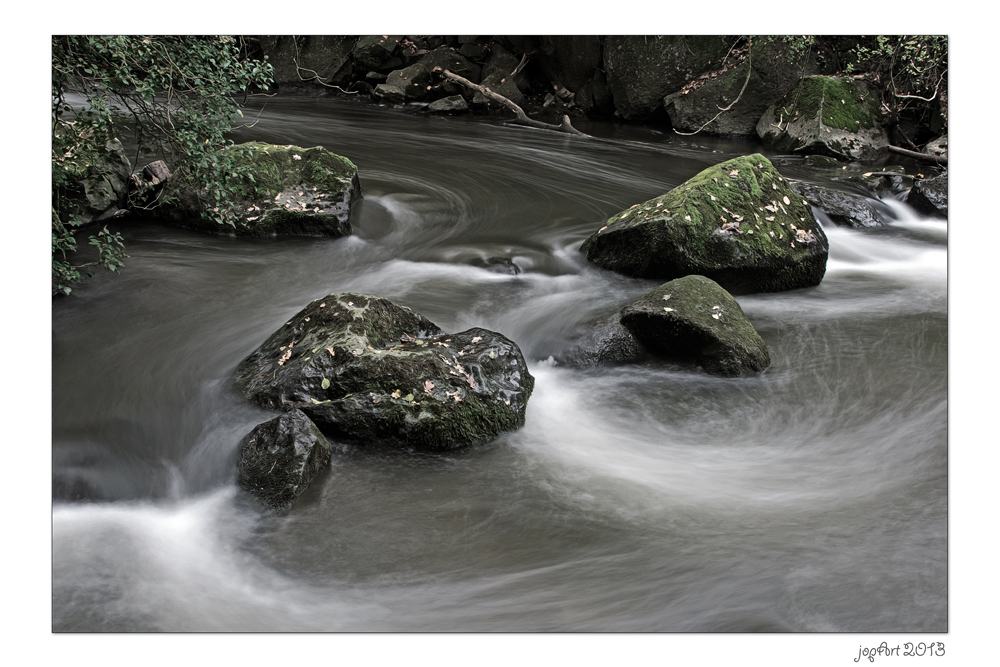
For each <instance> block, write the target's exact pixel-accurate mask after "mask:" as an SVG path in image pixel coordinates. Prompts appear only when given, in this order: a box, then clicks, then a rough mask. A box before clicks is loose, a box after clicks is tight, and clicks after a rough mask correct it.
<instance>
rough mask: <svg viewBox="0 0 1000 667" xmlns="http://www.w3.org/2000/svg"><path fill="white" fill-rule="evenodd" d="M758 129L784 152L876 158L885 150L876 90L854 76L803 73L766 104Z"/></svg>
mask: <svg viewBox="0 0 1000 667" xmlns="http://www.w3.org/2000/svg"><path fill="white" fill-rule="evenodd" d="M757 135H758V136H759V137H760V138H761V141H762V142H763V143H764V145H765V146H767V147H768V148H772V149H774V150H776V151H781V152H794V153H817V154H820V155H828V156H830V157H834V158H837V159H838V160H873V159H875V158H877V157H878V156H879V154H880V153H882V152H884V151H885V150H886V147H887V146H888V145H889V139H888V137H887V136H886V134H885V130H883V129H882V116H881V114H880V113H879V96H878V93H876V92H873V91H871V90H869V89H868V87H867V86H866V85H865V84H864V83H862V82H861V81H858V80H856V79H850V78H838V77H830V76H805V77H802V79H801V80H800V81H799V83H798V85H797V86H795V88H793V89H792V90H791V91H789V92H788V93H787V94H786V95H785V96H784V97H783V98H781V99H780V100H779V101H778V102H776V103H775V104H772V105H771V106H770V107H768V109H767V111H765V112H764V115H763V116H761V118H760V121H759V122H758V123H757Z"/></svg>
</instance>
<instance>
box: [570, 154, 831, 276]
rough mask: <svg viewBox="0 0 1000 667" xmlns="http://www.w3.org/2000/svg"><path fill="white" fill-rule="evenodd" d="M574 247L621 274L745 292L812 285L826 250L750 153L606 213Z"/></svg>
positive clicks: (815, 227)
mask: <svg viewBox="0 0 1000 667" xmlns="http://www.w3.org/2000/svg"><path fill="white" fill-rule="evenodd" d="M581 250H582V251H583V252H584V253H585V254H586V255H587V259H589V260H590V261H592V262H594V263H595V264H597V265H598V266H601V267H604V268H607V269H610V270H613V271H617V272H619V273H623V274H625V275H629V276H634V277H638V278H656V279H667V280H672V279H675V278H681V277H683V276H686V275H692V274H698V275H703V276H707V277H708V278H710V279H712V280H714V281H715V282H717V283H719V284H720V285H722V286H723V287H724V288H725V289H727V290H729V291H730V292H732V293H734V294H746V293H751V292H777V291H782V290H790V289H797V288H800V287H811V286H814V285H818V284H819V283H820V281H821V280H822V279H823V275H824V273H825V272H826V261H827V255H828V250H829V246H828V243H827V239H826V236H825V235H824V234H823V230H822V228H821V227H820V226H819V223H818V222H817V221H816V219H815V217H814V216H813V213H812V209H811V208H810V206H809V204H808V203H807V202H806V201H805V200H803V199H802V197H800V196H798V195H797V194H796V193H795V192H794V191H793V190H792V188H791V187H790V186H789V184H788V182H787V181H786V180H785V179H784V178H783V177H782V176H781V174H779V173H778V171H777V170H776V169H775V168H774V166H773V165H772V164H771V163H770V162H769V161H768V160H767V158H765V157H764V156H762V155H759V154H753V155H747V156H743V157H739V158H734V159H732V160H728V161H726V162H723V163H721V164H718V165H715V166H714V167H709V168H708V169H706V170H704V171H702V172H701V173H699V174H697V175H696V176H694V177H693V178H691V179H690V180H688V181H687V182H685V183H683V184H681V185H680V186H678V187H676V188H674V189H673V190H671V191H670V192H668V193H666V194H664V195H661V196H660V197H656V198H655V199H650V200H649V201H646V202H643V203H641V204H636V205H634V206H632V207H631V208H629V209H627V210H625V211H621V212H619V213H617V214H615V215H613V216H611V218H609V219H608V221H607V223H606V224H605V225H604V226H602V227H601V229H599V230H598V231H597V232H595V233H594V234H592V235H591V236H590V237H589V238H588V239H587V240H586V241H585V242H584V244H583V246H582V247H581Z"/></svg>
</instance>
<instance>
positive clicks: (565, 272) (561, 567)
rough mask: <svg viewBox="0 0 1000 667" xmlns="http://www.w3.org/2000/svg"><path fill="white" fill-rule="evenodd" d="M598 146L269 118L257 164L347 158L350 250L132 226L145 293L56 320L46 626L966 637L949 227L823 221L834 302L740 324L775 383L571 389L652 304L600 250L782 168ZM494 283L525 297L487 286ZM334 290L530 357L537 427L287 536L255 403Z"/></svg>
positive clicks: (378, 123) (498, 128) (648, 145)
mask: <svg viewBox="0 0 1000 667" xmlns="http://www.w3.org/2000/svg"><path fill="white" fill-rule="evenodd" d="M252 115H253V114H248V116H252ZM578 127H580V129H582V130H584V131H588V132H591V133H593V134H595V135H599V136H602V137H605V138H607V139H608V141H588V140H582V139H579V138H575V137H571V136H568V135H562V134H558V133H552V132H545V131H538V130H532V129H526V128H518V127H513V126H509V125H504V124H503V123H501V122H499V121H496V120H485V119H482V118H440V117H424V116H417V115H413V114H408V113H403V112H401V111H399V110H391V109H379V108H377V107H375V106H372V105H367V104H360V103H353V102H352V101H348V100H343V99H330V98H295V97H288V98H275V99H270V100H268V101H267V102H266V105H265V107H264V109H263V112H262V113H261V116H260V119H259V121H258V123H257V125H256V126H255V127H253V128H252V129H248V130H244V131H242V134H241V135H240V136H241V138H243V139H251V138H252V139H258V140H262V141H269V142H274V143H280V144H288V143H295V144H298V145H301V146H314V145H323V146H325V147H327V148H328V149H330V150H332V151H334V152H337V153H340V154H342V155H345V156H347V157H349V158H350V159H351V160H352V161H354V162H355V163H356V164H357V165H358V167H359V170H360V176H361V184H362V192H363V195H364V199H363V200H362V201H361V202H360V203H359V204H358V205H357V207H356V209H355V210H354V213H353V215H352V224H353V226H354V230H355V235H354V236H352V237H349V238H345V239H339V240H329V239H301V238H299V239H267V240H250V239H235V238H229V237H215V236H207V235H202V234H198V233H195V232H189V231H184V230H178V229H174V228H171V227H166V226H163V225H159V224H156V223H154V222H151V221H144V220H133V221H130V222H128V223H127V224H126V223H121V224H119V225H118V226H117V227H115V229H117V230H118V231H120V232H121V233H122V234H123V236H124V237H125V242H126V246H127V249H128V252H129V254H130V255H131V257H132V258H131V260H130V261H129V262H128V263H127V265H126V268H125V269H124V270H123V272H122V274H121V275H120V276H114V275H111V274H100V275H97V276H96V277H94V278H93V279H91V280H90V281H88V282H86V283H84V284H83V285H81V286H80V287H78V288H77V289H75V290H74V292H73V295H72V296H71V297H68V298H65V299H57V300H55V301H54V302H53V307H52V331H53V341H52V342H53V345H52V375H53V387H52V404H53V411H52V428H53V443H52V465H53V480H54V481H53V485H54V487H55V491H54V493H55V499H54V501H53V509H52V546H53V551H52V628H53V630H54V631H56V632H91V631H98V632H106V631H112V632H120V631H392V632H411V631H508V632H524V631H630V632H648V631H669V632H754V631H763V632H789V631H794V632H943V631H947V630H948V561H947V555H948V530H947V529H948V520H947V519H948V438H947V434H948V411H947V395H948V372H947V371H948V327H947V323H948V311H947V223H946V222H944V221H940V220H930V219H925V218H922V217H920V216H918V215H916V214H915V213H914V212H913V211H911V210H910V209H908V208H907V207H906V206H905V205H903V204H901V203H899V202H895V201H889V202H886V206H887V207H888V209H889V211H890V215H891V217H892V219H893V221H892V223H891V224H889V225H887V226H885V227H883V228H876V229H867V230H854V229H847V228H842V227H836V226H833V225H831V224H826V225H825V226H824V227H825V231H826V233H827V235H828V237H829V240H830V260H829V264H828V268H827V273H826V277H825V279H824V280H823V282H822V284H821V285H819V286H818V287H815V288H812V289H803V290H797V291H793V292H785V293H777V294H759V295H749V296H741V297H739V298H738V300H739V302H740V305H741V306H742V308H743V310H744V311H745V312H746V314H747V316H748V317H749V319H750V320H751V321H752V322H753V324H754V325H755V327H756V328H757V330H758V331H759V332H760V334H761V336H762V337H763V339H764V340H765V342H766V343H767V345H768V347H769V349H770V353H771V359H772V365H771V367H770V368H769V369H767V371H765V372H764V373H762V374H761V375H759V376H756V377H751V378H737V379H729V378H719V377H713V376H709V375H706V374H704V373H702V372H700V371H697V370H695V369H692V368H686V367H680V366H677V365H674V364H668V363H665V362H649V363H643V364H636V365H625V366H605V367H598V368H588V369H580V368H570V367H567V366H566V365H564V364H561V363H559V362H558V361H556V359H557V358H558V357H559V355H560V352H561V351H564V350H566V349H567V348H568V347H570V346H571V345H572V344H573V342H574V341H576V340H577V339H579V337H580V336H582V335H583V334H584V333H585V332H586V330H587V326H588V324H590V323H592V322H593V321H594V320H596V319H598V318H600V317H602V316H605V315H608V314H610V313H612V312H614V311H616V310H617V309H619V308H620V307H622V306H623V305H624V304H625V303H626V302H628V301H629V300H631V299H632V298H635V297H637V296H639V295H640V294H642V293H643V292H645V291H646V290H648V289H650V288H651V287H653V286H655V285H656V284H657V283H656V282H654V281H643V280H635V279H630V278H626V277H623V276H619V275H616V274H613V273H610V272H607V271H603V270H601V269H598V268H596V267H594V266H592V265H590V264H588V262H587V261H586V260H585V259H584V257H583V256H582V255H581V254H580V253H579V251H578V249H579V246H580V244H581V242H582V241H583V240H584V239H585V238H586V237H587V236H588V235H589V234H590V233H592V232H593V231H594V230H595V229H597V228H598V227H599V226H600V225H601V224H602V221H603V220H605V219H606V218H607V217H609V216H610V215H611V214H613V213H615V212H617V211H619V210H621V209H623V208H627V207H629V206H631V205H632V204H634V203H637V202H641V201H644V200H646V199H649V198H651V197H654V196H657V195H659V194H662V193H663V192H665V191H667V190H668V189H670V188H672V187H674V186H676V185H679V184H680V183H682V182H683V181H684V180H686V179H688V178H690V177H691V176H693V175H694V174H695V173H697V172H698V171H700V170H701V169H703V168H705V167H707V166H709V165H711V164H715V163H717V162H721V161H723V160H725V159H728V158H730V157H734V156H736V155H740V154H745V153H749V152H757V151H760V148H759V147H758V146H755V145H753V144H751V143H749V142H739V141H732V140H723V139H714V138H710V137H700V136H695V137H680V136H677V135H671V134H667V133H662V132H657V131H655V130H653V129H650V128H644V127H616V126H612V125H609V124H601V123H585V122H581V123H578ZM762 152H764V153H765V154H766V155H768V157H769V158H771V159H772V160H773V161H774V163H775V165H776V166H777V167H778V169H779V170H780V171H782V173H783V174H785V175H786V176H791V177H794V178H800V179H804V180H809V181H811V182H815V183H820V184H823V183H826V182H827V181H825V180H824V179H823V178H822V177H821V176H819V175H817V174H815V173H812V172H811V171H810V170H809V169H808V168H807V166H806V165H805V163H804V161H803V160H802V159H801V158H799V157H794V156H780V155H773V154H770V153H767V152H766V151H762ZM490 257H502V258H505V259H507V260H509V261H510V262H511V263H512V264H513V265H515V266H516V267H518V269H519V271H520V272H519V273H517V274H508V273H498V272H492V271H489V270H487V269H484V268H480V267H478V266H474V265H473V262H474V261H476V260H482V259H487V258H490ZM338 291H358V292H364V293H371V294H377V295H382V296H385V297H388V298H390V299H392V300H394V301H396V302H398V303H400V304H403V305H406V306H409V307H411V308H413V309H414V310H416V311H418V312H420V313H422V314H424V315H426V316H427V317H428V318H430V319H431V320H432V321H434V322H435V323H436V324H438V325H439V326H441V327H442V328H443V329H445V330H446V331H453V332H454V331H461V330H463V329H466V328H468V327H471V326H482V327H485V328H488V329H493V330H496V331H499V332H501V333H503V334H504V335H506V336H507V337H509V338H511V339H512V340H514V341H515V342H516V343H517V344H518V345H519V346H520V348H521V350H522V352H523V353H524V355H525V358H526V359H527V360H528V363H529V368H530V370H531V372H532V374H533V375H534V376H535V378H536V387H535V391H534V394H533V395H532V397H531V399H530V401H529V404H528V411H527V420H526V424H525V426H524V428H522V429H520V430H518V431H516V432H511V433H507V434H504V435H502V436H501V437H499V438H497V439H496V440H494V441H493V442H491V443H489V444H487V445H485V446H480V447H476V448H470V449H467V450H461V451H457V452H451V453H447V454H443V455H419V454H405V453H403V454H396V455H388V454H386V453H384V452H381V453H375V452H371V451H366V450H365V449H364V448H363V447H348V446H343V445H336V446H335V451H334V454H333V459H332V461H331V465H330V466H329V468H328V469H327V470H326V471H325V472H324V473H322V474H321V476H320V477H319V478H318V479H317V480H316V481H315V482H314V483H313V485H312V486H311V487H310V489H309V490H308V491H307V492H306V493H305V494H304V495H303V496H302V497H301V498H300V500H299V502H298V503H297V505H296V506H295V507H294V509H293V510H292V511H291V512H290V513H288V514H287V515H275V514H270V513H267V512H264V511H262V510H261V509H260V507H259V506H258V505H256V503H255V502H254V501H253V500H252V499H251V498H249V497H247V496H246V495H245V494H243V493H242V492H240V491H239V490H238V489H237V487H236V484H235V464H236V457H237V452H238V448H239V443H240V439H241V438H242V437H243V436H244V435H245V434H246V433H248V432H249V431H250V430H251V429H252V428H253V427H254V426H255V425H256V424H258V423H260V422H262V421H265V420H266V419H269V418H270V417H272V416H273V413H270V412H268V411H265V410H262V409H260V408H258V407H256V406H254V405H251V404H249V403H248V402H247V401H245V400H244V399H243V398H242V397H241V396H240V395H239V394H238V392H237V391H236V390H235V388H234V387H233V385H232V373H233V370H234V369H235V367H236V365H237V364H238V363H239V362H240V361H241V360H242V359H243V358H244V357H245V356H246V355H247V354H249V353H250V352H251V351H252V350H253V349H254V348H255V347H256V346H257V345H259V344H260V343H261V342H263V340H264V339H266V338H267V337H268V336H269V335H270V334H271V333H272V332H273V331H274V330H275V329H277V328H278V327H279V326H280V325H282V324H283V323H284V322H285V321H287V320H288V318H289V316H290V315H292V314H293V313H295V312H297V311H298V310H300V309H301V308H302V307H303V306H305V305H306V304H307V303H308V302H310V301H311V300H312V299H315V298H318V297H321V296H324V295H326V294H329V293H332V292H338ZM69 498H79V500H75V501H70V500H68V499H69ZM854 650H855V651H856V650H857V649H854ZM845 655H846V654H845ZM853 657H854V654H851V655H850V656H848V658H853Z"/></svg>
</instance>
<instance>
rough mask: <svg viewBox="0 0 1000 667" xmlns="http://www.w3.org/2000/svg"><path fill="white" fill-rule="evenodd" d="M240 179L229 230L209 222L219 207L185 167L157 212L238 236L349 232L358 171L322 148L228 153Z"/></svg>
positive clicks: (250, 146) (245, 147)
mask: <svg viewBox="0 0 1000 667" xmlns="http://www.w3.org/2000/svg"><path fill="white" fill-rule="evenodd" d="M226 150H227V151H230V152H231V153H232V155H233V156H234V159H235V162H236V165H237V167H239V168H243V167H245V168H246V170H245V171H243V172H242V174H241V175H240V176H239V177H238V178H239V181H238V183H237V186H236V196H235V200H234V201H232V202H231V203H232V204H234V205H235V209H236V221H235V222H234V225H233V226H228V225H223V224H221V223H219V222H216V221H215V220H214V219H213V216H212V215H211V214H212V211H213V207H214V206H217V204H216V203H214V200H213V199H212V198H211V197H210V196H209V194H208V193H207V192H206V190H205V187H204V185H203V184H202V183H200V182H197V181H195V179H194V177H193V176H192V174H191V171H190V170H189V169H188V168H187V167H186V165H184V164H183V163H182V164H181V165H179V167H178V168H177V170H176V171H175V173H174V174H173V175H172V176H171V178H170V180H168V181H167V182H166V184H165V185H164V189H163V193H162V195H161V198H160V199H161V201H162V202H163V203H162V205H161V206H160V207H159V208H158V209H156V210H157V214H158V215H159V216H160V217H162V218H164V219H166V220H167V221H168V222H172V223H174V224H176V225H178V226H181V227H187V228H190V229H196V230H198V231H204V232H210V233H215V234H233V235H237V236H332V237H341V236H348V235H349V234H351V231H352V230H351V223H350V222H349V218H350V214H351V206H352V205H353V204H354V202H355V201H357V200H358V199H359V198H360V197H361V182H360V180H359V179H358V168H357V167H356V166H354V164H353V163H352V162H351V161H350V160H348V159H347V158H345V157H341V156H340V155H336V154H334V153H331V152H330V151H328V150H326V149H325V148H323V147H322V146H316V147H315V148H302V147H300V146H292V145H289V146H276V145H274V144H266V143H261V142H257V141H254V142H249V143H245V144H237V145H235V146H230V147H229V148H227V149H226Z"/></svg>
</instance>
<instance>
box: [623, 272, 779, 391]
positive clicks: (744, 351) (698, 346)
mask: <svg viewBox="0 0 1000 667" xmlns="http://www.w3.org/2000/svg"><path fill="white" fill-rule="evenodd" d="M621 323H622V325H623V326H624V327H625V328H626V329H628V330H629V331H630V332H631V333H632V334H633V335H634V336H635V337H636V339H637V340H638V341H639V342H640V343H642V345H643V346H644V347H645V348H646V349H647V350H649V351H650V352H651V353H653V354H656V355H660V356H664V357H668V358H675V359H693V360H695V361H696V362H697V363H698V364H699V365H700V366H701V367H702V368H704V369H705V370H706V371H708V372H709V373H712V374H715V375H724V376H728V377H736V376H744V375H752V374H754V373H759V372H760V371H762V370H764V369H765V368H767V367H768V366H769V365H770V364H771V357H770V354H769V353H768V350H767V345H765V344H764V340H763V339H762V338H761V337H760V334H758V333H757V330H756V329H754V327H753V325H752V324H751V323H750V321H749V320H748V319H747V317H746V315H745V314H744V313H743V309H742V308H740V304H739V303H737V301H736V299H734V298H733V297H732V295H730V294H729V293H728V292H727V291H726V290H724V289H722V287H720V286H719V284H718V283H716V282H714V281H712V280H709V279H708V278H706V277H704V276H696V275H692V276H685V277H684V278H678V279H677V280H671V281H670V282H668V283H665V284H663V285H660V286H659V287H657V288H654V289H652V290H650V291H649V292H647V293H646V294H644V295H642V296H641V297H639V298H638V299H636V300H635V301H633V302H632V303H630V304H629V305H628V306H626V307H625V308H623V309H622V311H621Z"/></svg>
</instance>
